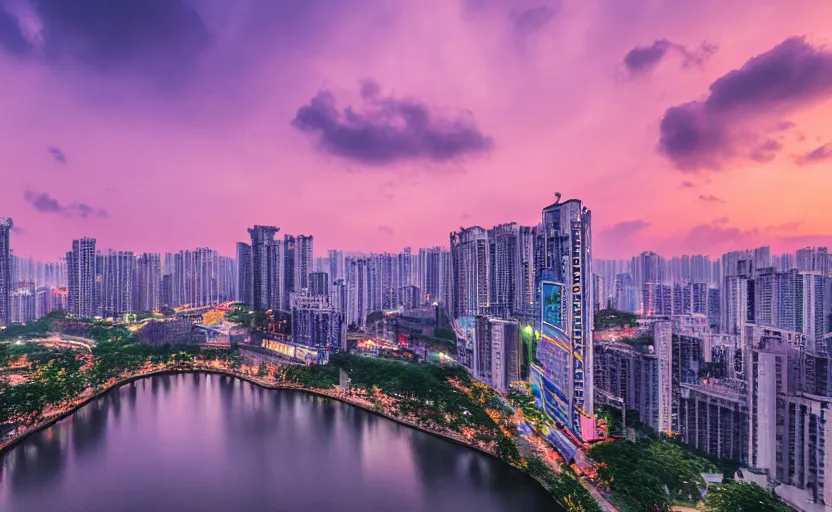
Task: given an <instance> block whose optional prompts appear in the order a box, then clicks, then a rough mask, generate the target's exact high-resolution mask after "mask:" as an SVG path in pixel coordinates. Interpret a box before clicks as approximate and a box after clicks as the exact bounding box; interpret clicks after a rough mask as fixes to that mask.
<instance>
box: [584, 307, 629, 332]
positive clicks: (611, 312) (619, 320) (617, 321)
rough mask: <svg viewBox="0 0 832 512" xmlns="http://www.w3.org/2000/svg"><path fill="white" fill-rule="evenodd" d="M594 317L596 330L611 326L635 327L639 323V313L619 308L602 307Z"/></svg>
mask: <svg viewBox="0 0 832 512" xmlns="http://www.w3.org/2000/svg"><path fill="white" fill-rule="evenodd" d="M593 318H594V323H595V330H596V331H603V330H604V329H609V328H611V327H635V326H636V325H637V324H638V315H637V314H635V313H630V312H629V311H619V310H617V309H602V310H601V311H598V312H597V313H595V316H594V317H593Z"/></svg>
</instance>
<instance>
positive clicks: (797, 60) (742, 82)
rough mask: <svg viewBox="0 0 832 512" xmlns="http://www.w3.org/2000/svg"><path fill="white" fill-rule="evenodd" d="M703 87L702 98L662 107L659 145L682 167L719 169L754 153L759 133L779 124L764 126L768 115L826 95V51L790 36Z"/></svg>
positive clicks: (830, 76) (830, 78)
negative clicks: (707, 93)
mask: <svg viewBox="0 0 832 512" xmlns="http://www.w3.org/2000/svg"><path fill="white" fill-rule="evenodd" d="M709 89H710V93H709V95H708V97H707V98H706V99H704V100H702V101H692V102H689V103H685V104H683V105H678V106H675V107H671V108H669V109H667V111H666V112H665V114H664V118H663V119H662V122H661V138H660V141H659V149H660V151H661V152H662V153H664V154H665V155H666V156H667V157H668V158H670V160H671V161H672V162H673V163H674V164H675V165H676V167H677V168H679V169H680V170H682V171H697V170H700V169H711V170H720V169H722V167H723V166H724V164H725V163H727V162H729V161H731V160H733V159H736V158H740V157H746V158H748V157H751V158H754V157H755V156H759V155H755V150H759V149H760V148H761V145H760V143H759V141H760V139H761V138H764V137H765V135H766V134H767V133H770V132H774V131H777V129H778V126H783V122H782V121H777V122H776V123H774V124H772V125H771V126H768V127H767V125H768V124H769V122H770V121H771V120H773V119H775V120H776V119H777V118H778V117H779V116H782V115H784V114H787V113H790V112H792V111H795V110H798V109H800V108H802V107H807V106H810V105H812V104H814V103H816V102H817V101H820V100H823V99H825V98H828V97H830V96H832V53H830V52H828V51H826V50H824V49H822V48H817V47H814V46H812V45H810V44H808V43H807V42H806V41H805V39H804V38H802V37H793V38H790V39H787V40H785V41H783V42H782V43H780V44H779V45H777V46H776V47H774V48H772V49H771V50H769V51H767V52H765V53H763V54H761V55H758V56H756V57H754V58H752V59H750V60H749V61H748V62H746V63H745V64H744V65H743V66H742V67H741V68H740V69H737V70H734V71H731V72H729V73H727V74H726V75H724V76H722V77H720V78H719V79H717V80H716V81H715V82H713V83H712V84H711V86H710V88H709ZM755 125H756V126H755ZM762 147H763V149H765V143H764V144H763V146H762ZM765 153H768V154H769V156H771V153H772V151H767V152H764V154H765Z"/></svg>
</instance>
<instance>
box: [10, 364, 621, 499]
mask: <svg viewBox="0 0 832 512" xmlns="http://www.w3.org/2000/svg"><path fill="white" fill-rule="evenodd" d="M185 373H204V374H215V375H222V376H227V377H232V378H236V379H239V380H242V381H245V382H248V383H250V384H253V385H256V386H258V387H260V388H263V389H270V390H286V391H300V392H303V393H308V394H310V395H313V396H318V397H322V398H328V399H331V400H336V401H339V402H342V403H345V404H347V405H350V406H353V407H357V408H360V409H362V410H364V411H367V412H369V413H372V414H375V415H378V416H381V417H384V418H386V419H388V420H391V421H394V422H396V423H398V424H401V425H403V426H406V427H409V428H412V429H415V430H418V431H421V432H424V433H426V434H428V435H431V436H434V437H437V438H441V439H444V440H446V441H450V442H453V443H456V444H458V445H461V446H465V447H467V448H471V449H474V450H477V451H478V452H480V453H483V454H485V455H487V456H489V457H493V458H495V459H499V460H501V461H503V462H505V461H504V460H503V459H502V458H501V457H499V456H498V454H497V453H496V451H495V450H494V449H493V448H491V447H490V446H488V445H486V444H485V443H484V442H477V441H476V440H471V439H467V438H465V437H464V436H463V435H461V434H459V433H457V432H453V431H449V430H448V431H445V430H443V429H439V428H435V426H433V425H426V424H425V423H424V422H419V421H417V420H416V419H414V418H408V417H403V416H401V415H397V414H391V413H390V412H389V411H386V410H384V409H383V408H382V407H379V406H378V405H377V404H376V403H373V402H371V401H370V400H367V399H366V398H365V397H363V396H361V395H356V394H352V393H348V392H344V391H341V390H338V389H335V388H333V389H320V388H312V387H307V386H303V385H299V384H294V383H290V382H285V381H279V380H275V379H271V378H268V377H260V376H257V375H255V374H252V373H250V372H244V371H235V370H232V369H228V368H223V367H221V366H218V365H217V366H214V365H209V364H204V365H203V364H198V363H197V364H195V363H184V364H182V363H180V364H177V365H176V366H166V367H155V368H148V369H147V370H145V371H141V372H139V373H136V374H133V375H130V376H127V377H123V378H121V379H119V380H117V381H115V382H112V383H110V384H108V385H106V386H104V387H102V388H101V389H100V390H98V391H95V392H93V393H90V394H89V395H87V396H84V397H82V398H79V399H78V400H77V401H74V402H72V403H70V404H67V405H65V406H64V407H62V408H61V410H60V411H56V412H54V413H50V414H48V416H46V417H44V418H43V419H42V420H41V421H39V422H38V423H36V424H34V425H32V426H31V427H29V428H27V429H26V430H25V431H23V432H17V433H15V434H13V436H12V437H10V438H9V439H6V440H4V441H3V442H2V443H0V457H2V456H3V455H4V454H5V453H6V452H7V451H9V450H11V449H12V448H13V447H15V446H17V445H19V444H20V443H22V442H24V441H25V440H26V439H28V438H29V437H30V436H32V435H34V434H37V433H38V432H41V431H43V430H45V429H47V428H49V427H51V426H52V425H54V424H55V423H57V422H59V421H61V420H62V419H64V418H66V417H68V416H70V415H72V414H73V413H75V412H76V411H78V410H79V409H80V408H82V407H84V406H85V405H88V404H89V403H91V402H92V401H93V400H96V399H99V398H101V397H103V396H104V395H106V394H107V393H109V392H111V391H114V390H116V389H118V388H120V387H122V386H124V385H126V384H130V383H132V382H135V381H137V380H140V379H144V378H149V377H153V376H160V375H176V374H185ZM510 465H511V466H512V467H514V468H515V469H518V470H520V471H522V472H523V473H524V474H526V475H527V476H529V477H531V478H532V479H533V480H535V481H536V482H538V484H540V485H541V486H542V487H543V488H544V489H547V484H546V482H545V481H543V480H541V479H539V478H536V477H535V476H534V475H532V474H530V473H529V472H528V471H526V470H525V469H524V468H522V467H517V466H515V465H513V464H510ZM581 484H582V485H583V486H584V487H585V488H586V489H587V491H589V492H590V494H592V495H593V497H594V498H595V500H596V501H598V504H599V506H601V507H602V509H603V510H605V511H606V512H615V511H614V509H611V508H609V507H608V506H607V505H608V503H605V502H604V501H605V500H598V496H597V491H595V490H594V489H592V488H591V484H589V483H587V482H583V481H581ZM547 491H548V489H547ZM593 491H595V492H593Z"/></svg>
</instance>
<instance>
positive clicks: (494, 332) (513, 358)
mask: <svg viewBox="0 0 832 512" xmlns="http://www.w3.org/2000/svg"><path fill="white" fill-rule="evenodd" d="M450 266H451V275H450V281H451V286H450V293H448V309H449V312H450V314H451V316H452V317H453V319H454V320H453V327H454V330H455V331H456V335H457V356H456V357H457V361H458V362H459V363H460V364H462V365H464V366H466V367H467V368H469V369H470V370H471V373H472V374H473V375H474V377H475V378H477V379H480V380H482V381H483V382H485V383H487V384H489V385H491V386H494V387H496V388H497V389H500V390H502V391H506V390H507V388H508V387H509V385H510V384H511V383H512V382H515V381H519V380H521V379H523V378H528V379H529V381H530V387H531V390H532V393H533V394H534V396H535V398H536V399H537V401H538V404H539V405H540V406H541V407H542V408H543V410H544V411H545V412H546V414H547V415H549V417H550V418H551V419H552V420H553V421H554V422H555V423H556V424H557V425H559V426H561V427H563V428H564V430H565V431H566V432H569V433H570V434H571V436H572V439H577V440H590V439H594V438H595V437H596V428H595V417H594V407H593V403H594V396H593V393H592V390H593V384H592V381H593V375H592V371H591V369H592V367H593V344H592V324H593V307H592V306H593V304H594V301H593V276H592V272H591V268H592V251H591V213H590V211H589V210H587V209H586V208H585V207H584V206H583V204H582V203H581V201H579V200H577V199H570V200H568V201H564V202H561V201H560V195H558V199H557V201H556V202H555V203H554V204H552V205H549V206H547V207H546V208H544V209H543V212H542V216H541V220H540V223H539V224H537V225H536V226H519V225H517V224H516V223H508V224H501V225H499V226H495V227H493V228H492V229H484V228H482V227H479V226H473V227H468V228H460V230H459V231H457V232H453V233H451V235H450ZM524 339H527V340H528V341H527V342H525V343H524ZM526 343H527V344H528V346H529V347H536V350H530V349H529V350H527V349H526V346H527V345H526ZM524 367H525V369H524ZM553 435H556V434H553ZM554 441H555V442H557V443H567V444H568V443H570V440H569V439H567V438H566V437H564V438H563V439H558V440H554Z"/></svg>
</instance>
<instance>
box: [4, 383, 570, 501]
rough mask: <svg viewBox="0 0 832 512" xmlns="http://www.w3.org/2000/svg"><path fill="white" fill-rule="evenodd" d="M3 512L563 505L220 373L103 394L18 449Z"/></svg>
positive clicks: (380, 421) (346, 414)
mask: <svg viewBox="0 0 832 512" xmlns="http://www.w3.org/2000/svg"><path fill="white" fill-rule="evenodd" d="M0 510H2V511H3V512H23V511H25V512H29V511H49V510H69V511H84V512H95V511H99V510H100V511H119V510H124V511H129V512H132V511H133V510H135V511H137V512H138V511H143V510H154V511H168V510H170V511H177V512H179V511H181V510H200V511H203V512H211V511H225V510H246V511H251V512H259V511H267V510H268V511H273V510H281V511H294V510H298V511H305V510H313V511H329V510H337V511H339V512H351V511H362V512H364V511H376V510H379V511H384V510H394V511H395V512H421V511H430V512H444V511H453V512H464V511H467V510H472V511H477V512H480V511H481V512H497V511H504V510H506V511H507V510H511V511H515V510H517V511H520V510H522V511H524V512H525V511H530V512H534V511H537V510H546V511H552V510H559V508H558V507H557V505H555V504H554V502H553V501H552V500H551V499H550V498H549V497H548V496H546V493H545V492H544V491H543V490H542V489H541V488H540V487H539V486H537V485H536V484H535V483H534V482H532V481H531V480H530V479H528V478H527V477H526V476H525V475H522V474H521V473H519V472H517V471H515V470H513V469H512V468H510V467H508V466H506V465H505V464H503V463H501V462H499V461H496V460H494V459H492V458H490V457H487V456H485V455H483V454H480V453H478V452H474V451H472V450H469V449H467V448H464V447H461V446H457V445H454V444H452V443H449V442H447V441H444V440H441V439H438V438H435V437H433V436H430V435H428V434H425V433H422V432H418V431H415V430H412V429H410V428H407V427H404V426H402V425H399V424H397V423H394V422H391V421H388V420H386V419H384V418H381V417H379V416H377V415H373V414H370V413H367V412H365V411H362V410H360V409H356V408H354V407H351V406H348V405H346V404H343V403H340V402H337V401H332V400H329V399H325V398H321V397H315V396H312V395H308V394H305V393H300V392H290V391H270V390H263V389H262V388H258V387H256V386H252V385H250V384H248V383H245V382H241V381H239V380H237V379H233V378H229V377H226V376H219V375H203V374H187V375H163V376H157V377H153V378H150V379H145V380H141V381H137V382H135V383H132V384H130V385H127V386H124V387H122V388H120V389H118V390H115V391H113V392H110V393H108V394H107V395H105V396H104V397H102V398H101V399H99V400H96V401H94V402H93V403H91V404H89V405H88V406H86V407H84V408H82V409H81V410H80V411H78V412H77V413H76V414H74V415H73V416H71V417H69V418H67V419H65V420H63V421H61V422H59V423H58V424H56V425H54V426H53V427H51V428H49V429H47V430H46V431H44V432H42V433H39V434H37V435H35V436H32V437H31V438H30V439H29V440H27V441H26V442H25V443H23V444H21V445H20V446H18V447H17V448H15V449H13V450H11V451H10V452H9V453H8V454H7V455H6V456H5V457H4V459H3V460H2V469H0Z"/></svg>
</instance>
